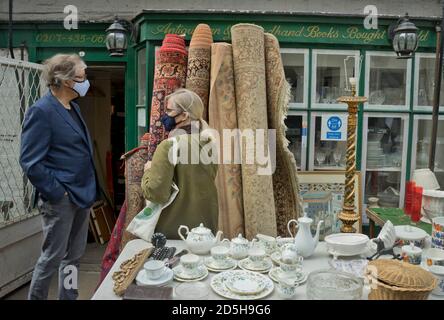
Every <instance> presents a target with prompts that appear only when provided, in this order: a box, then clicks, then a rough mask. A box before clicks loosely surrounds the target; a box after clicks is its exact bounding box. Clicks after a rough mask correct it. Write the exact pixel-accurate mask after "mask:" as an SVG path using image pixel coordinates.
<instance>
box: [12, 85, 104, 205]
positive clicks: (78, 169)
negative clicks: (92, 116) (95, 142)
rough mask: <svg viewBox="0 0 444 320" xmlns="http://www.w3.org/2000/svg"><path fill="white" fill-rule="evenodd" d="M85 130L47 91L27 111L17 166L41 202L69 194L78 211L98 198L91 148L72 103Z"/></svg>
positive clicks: (55, 199)
mask: <svg viewBox="0 0 444 320" xmlns="http://www.w3.org/2000/svg"><path fill="white" fill-rule="evenodd" d="M71 107H72V108H74V110H75V112H77V114H78V116H79V118H80V119H81V121H82V123H83V126H84V128H80V127H79V126H78V124H77V123H76V122H75V121H74V119H73V118H72V116H71V115H70V114H69V111H68V110H66V109H65V108H64V107H63V105H62V104H61V103H60V102H59V101H58V100H57V98H56V97H54V96H53V95H52V93H51V91H48V93H47V94H45V95H44V96H43V97H42V98H40V99H39V100H38V101H37V102H36V103H34V104H33V105H32V106H31V107H30V108H29V109H28V111H27V112H26V115H25V120H24V122H23V129H22V137H21V147H20V165H21V166H22V168H23V171H24V172H25V174H26V176H27V177H28V179H29V180H30V181H31V183H32V184H33V185H34V186H35V188H36V190H37V192H38V193H40V195H41V197H42V199H43V200H48V201H50V202H57V201H59V200H61V199H62V198H63V196H64V194H65V192H67V193H68V195H69V198H70V200H71V201H72V202H74V203H75V204H76V205H78V206H79V207H81V208H89V207H91V206H92V204H93V203H94V201H95V200H96V198H97V195H98V192H97V190H98V183H97V176H96V171H95V168H94V162H93V161H94V160H93V147H92V144H91V138H90V136H89V133H88V129H87V127H86V124H85V122H84V121H83V118H82V116H81V114H80V109H79V106H78V105H77V104H76V103H74V102H72V101H71Z"/></svg>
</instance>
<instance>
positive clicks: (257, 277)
mask: <svg viewBox="0 0 444 320" xmlns="http://www.w3.org/2000/svg"><path fill="white" fill-rule="evenodd" d="M234 277H236V278H239V277H245V278H248V279H250V280H251V281H256V282H258V283H260V284H259V286H263V287H264V289H263V290H262V291H260V292H259V293H257V294H239V293H236V292H233V291H231V290H230V289H228V288H227V286H226V285H225V284H226V283H228V282H229V281H231V279H233V278H234ZM210 286H211V288H212V289H213V290H214V292H216V293H217V294H218V295H220V296H222V297H224V298H228V299H234V300H257V299H263V298H265V297H266V296H268V295H269V294H270V293H271V292H273V289H274V284H273V281H271V280H270V279H269V278H267V277H266V276H264V275H262V274H260V273H256V272H250V271H244V270H232V271H224V272H221V273H219V274H217V275H215V276H214V277H213V278H212V279H211V282H210Z"/></svg>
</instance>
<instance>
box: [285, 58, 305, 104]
mask: <svg viewBox="0 0 444 320" xmlns="http://www.w3.org/2000/svg"><path fill="white" fill-rule="evenodd" d="M281 55H282V62H283V64H284V72H285V77H286V79H287V82H288V83H289V84H290V86H291V89H290V90H291V99H290V108H305V107H306V103H307V85H306V82H307V79H308V74H307V71H308V70H307V65H308V50H305V49H302V50H301V49H282V50H281Z"/></svg>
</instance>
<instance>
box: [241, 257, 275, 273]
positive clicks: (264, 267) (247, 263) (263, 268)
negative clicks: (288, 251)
mask: <svg viewBox="0 0 444 320" xmlns="http://www.w3.org/2000/svg"><path fill="white" fill-rule="evenodd" d="M238 266H239V268H241V269H243V270H247V271H254V272H261V273H264V272H268V271H269V270H270V269H271V268H272V267H273V262H272V261H271V259H270V258H265V259H263V260H261V261H259V262H253V261H251V260H250V258H246V259H243V260H241V261H239V263H238Z"/></svg>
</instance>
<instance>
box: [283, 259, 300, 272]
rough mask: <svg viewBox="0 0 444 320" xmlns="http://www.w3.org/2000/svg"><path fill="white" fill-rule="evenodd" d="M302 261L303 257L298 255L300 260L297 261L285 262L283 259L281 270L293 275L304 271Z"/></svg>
mask: <svg viewBox="0 0 444 320" xmlns="http://www.w3.org/2000/svg"><path fill="white" fill-rule="evenodd" d="M301 262H302V257H298V261H297V262H295V263H284V262H282V261H281V263H280V264H279V267H280V268H281V271H282V273H283V274H284V275H285V276H291V275H294V274H295V273H298V272H301V271H302V265H301Z"/></svg>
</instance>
